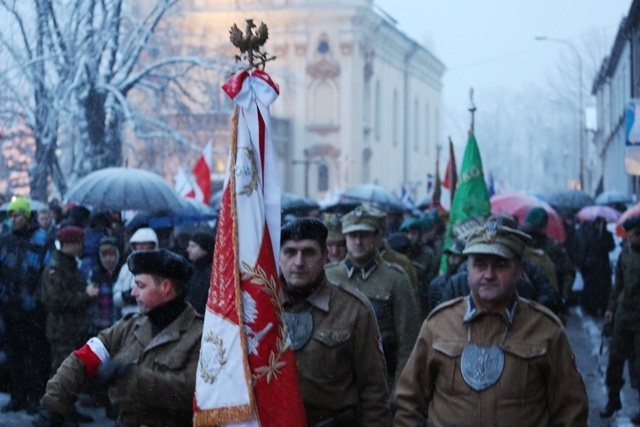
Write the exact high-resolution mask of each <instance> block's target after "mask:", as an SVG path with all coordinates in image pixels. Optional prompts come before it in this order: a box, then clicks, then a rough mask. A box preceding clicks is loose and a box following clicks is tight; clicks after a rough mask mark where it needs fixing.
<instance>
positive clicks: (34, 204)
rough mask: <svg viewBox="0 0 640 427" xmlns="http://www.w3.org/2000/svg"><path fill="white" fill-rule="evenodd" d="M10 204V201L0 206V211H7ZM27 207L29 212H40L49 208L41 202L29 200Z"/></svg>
mask: <svg viewBox="0 0 640 427" xmlns="http://www.w3.org/2000/svg"><path fill="white" fill-rule="evenodd" d="M10 204H11V201H8V202H7V203H4V204H2V206H0V211H3V212H5V211H6V210H7V209H9V205H10ZM29 207H30V208H31V211H32V212H34V211H41V210H43V209H49V207H48V206H47V205H46V204H45V203H42V202H39V201H37V200H29Z"/></svg>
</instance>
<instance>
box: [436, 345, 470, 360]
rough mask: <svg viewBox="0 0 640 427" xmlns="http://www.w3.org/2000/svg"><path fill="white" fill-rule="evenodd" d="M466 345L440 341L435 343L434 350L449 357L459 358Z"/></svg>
mask: <svg viewBox="0 0 640 427" xmlns="http://www.w3.org/2000/svg"><path fill="white" fill-rule="evenodd" d="M466 344H467V343H466V341H438V342H435V343H433V349H434V350H435V351H438V352H440V353H442V354H444V355H446V356H449V357H459V356H460V355H462V350H464V346H465V345H466Z"/></svg>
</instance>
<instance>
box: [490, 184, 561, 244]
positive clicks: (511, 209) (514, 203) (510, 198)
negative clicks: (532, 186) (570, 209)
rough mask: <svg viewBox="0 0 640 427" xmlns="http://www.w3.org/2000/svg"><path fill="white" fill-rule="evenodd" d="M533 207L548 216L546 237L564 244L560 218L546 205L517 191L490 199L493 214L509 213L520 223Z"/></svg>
mask: <svg viewBox="0 0 640 427" xmlns="http://www.w3.org/2000/svg"><path fill="white" fill-rule="evenodd" d="M535 207H541V208H543V209H544V210H545V211H547V214H548V215H549V222H548V224H547V229H546V230H545V231H546V233H547V235H548V236H550V237H553V238H554V239H556V240H557V241H558V242H564V241H565V239H566V238H567V233H566V231H565V229H564V223H563V221H562V217H561V216H560V215H559V214H558V212H556V211H555V210H554V209H553V208H552V207H551V206H550V205H549V204H548V203H546V202H543V201H542V200H540V199H538V198H537V197H534V196H530V195H528V194H524V193H520V192H517V191H513V192H508V193H501V194H495V195H493V196H492V197H491V211H492V212H493V213H495V214H501V213H510V214H512V215H515V216H516V217H518V221H519V222H520V223H522V222H523V221H524V217H525V216H527V212H529V210H530V209H531V208H535Z"/></svg>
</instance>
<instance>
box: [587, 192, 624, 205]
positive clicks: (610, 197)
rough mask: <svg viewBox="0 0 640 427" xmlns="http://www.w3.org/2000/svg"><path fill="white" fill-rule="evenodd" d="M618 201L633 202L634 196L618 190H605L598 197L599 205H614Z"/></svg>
mask: <svg viewBox="0 0 640 427" xmlns="http://www.w3.org/2000/svg"><path fill="white" fill-rule="evenodd" d="M616 203H633V197H631V196H630V195H628V194H624V193H622V192H620V191H616V190H609V191H605V192H603V193H600V194H599V195H598V197H596V204H597V205H612V204H616Z"/></svg>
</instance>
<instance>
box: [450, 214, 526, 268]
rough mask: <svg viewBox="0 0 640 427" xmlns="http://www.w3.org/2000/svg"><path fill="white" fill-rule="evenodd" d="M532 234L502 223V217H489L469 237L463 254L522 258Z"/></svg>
mask: <svg viewBox="0 0 640 427" xmlns="http://www.w3.org/2000/svg"><path fill="white" fill-rule="evenodd" d="M530 241H531V236H529V235H528V234H526V233H523V232H522V231H519V230H516V229H513V228H511V227H506V226H504V225H502V221H501V220H500V218H496V217H493V218H489V219H488V220H487V222H486V223H485V224H484V225H482V226H480V227H476V228H475V229H474V230H473V231H472V232H471V233H470V235H469V237H467V244H466V246H465V248H464V251H463V254H465V255H467V254H490V255H498V256H500V257H503V258H507V259H512V258H522V254H523V253H524V250H525V248H526V246H527V244H529V242H530Z"/></svg>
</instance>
